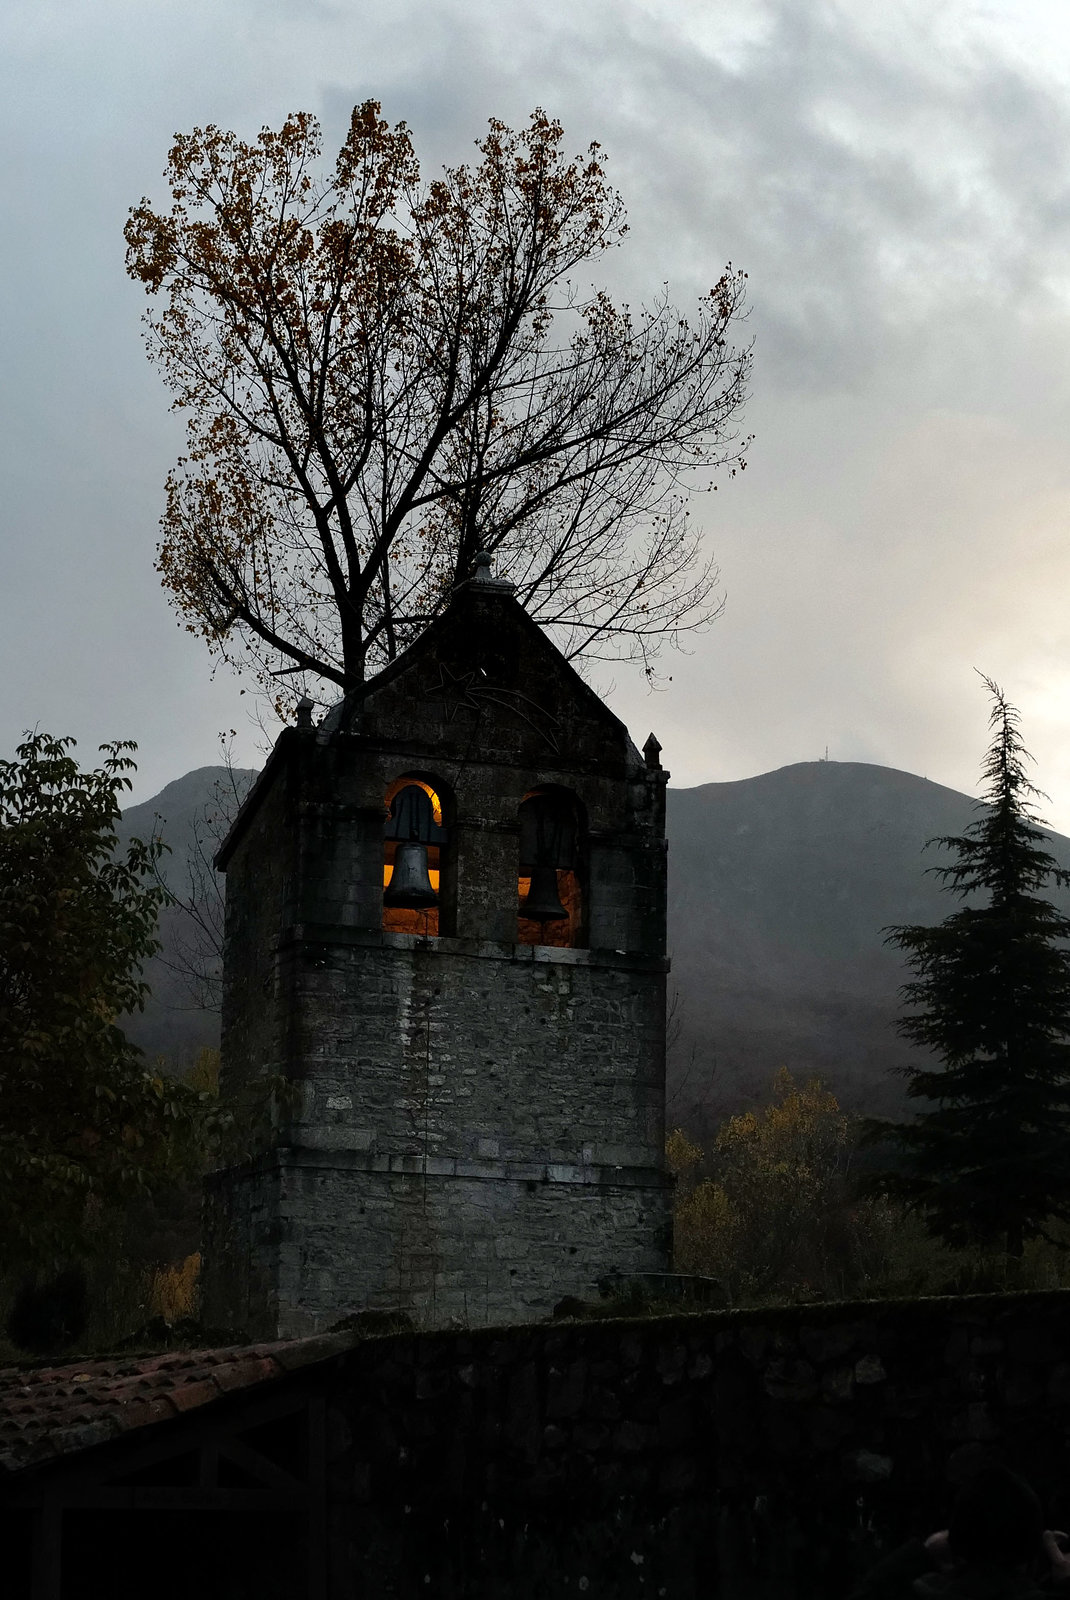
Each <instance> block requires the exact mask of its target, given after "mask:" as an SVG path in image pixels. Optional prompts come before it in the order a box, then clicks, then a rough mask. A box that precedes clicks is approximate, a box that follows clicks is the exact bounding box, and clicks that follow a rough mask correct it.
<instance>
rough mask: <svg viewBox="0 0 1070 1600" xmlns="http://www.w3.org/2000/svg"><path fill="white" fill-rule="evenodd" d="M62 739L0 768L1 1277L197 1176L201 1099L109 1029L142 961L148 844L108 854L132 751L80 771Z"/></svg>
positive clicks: (203, 1114) (133, 996)
mask: <svg viewBox="0 0 1070 1600" xmlns="http://www.w3.org/2000/svg"><path fill="white" fill-rule="evenodd" d="M73 744H74V741H73V740H72V739H57V738H53V737H51V736H50V735H48V734H42V733H36V732H35V733H31V734H27V735H26V736H25V738H24V741H23V743H22V744H21V745H20V746H19V748H18V750H17V752H16V757H15V759H14V760H13V761H2V762H0V987H2V990H3V994H4V1002H5V1003H4V1007H3V1009H2V1011H0V1231H2V1236H3V1239H4V1255H5V1266H6V1267H7V1268H8V1269H9V1270H10V1269H12V1268H14V1267H18V1266H21V1265H33V1266H35V1267H42V1266H45V1265H47V1263H48V1262H50V1261H54V1262H61V1261H63V1260H64V1259H67V1258H69V1257H70V1256H72V1255H77V1254H80V1253H84V1252H86V1251H90V1250H91V1249H92V1246H93V1244H94V1241H95V1240H99V1239H100V1238H101V1237H103V1235H105V1234H106V1233H107V1228H106V1226H105V1222H106V1217H107V1213H108V1211H109V1209H110V1208H114V1207H118V1206H122V1205H124V1204H126V1203H127V1202H129V1201H130V1200H131V1198H132V1197H134V1196H136V1195H138V1194H140V1193H145V1192H147V1191H148V1190H151V1189H152V1188H154V1187H156V1186H158V1185H159V1184H160V1183H163V1182H167V1181H170V1180H172V1179H174V1178H175V1177H177V1176H179V1175H180V1174H181V1173H183V1172H184V1171H188V1170H190V1169H191V1168H193V1167H195V1166H196V1164H197V1162H198V1161H199V1159H200V1157H201V1152H202V1149H203V1141H204V1137H205V1129H206V1123H207V1118H208V1108H209V1105H210V1099H209V1096H208V1095H206V1094H201V1093H199V1092H198V1091H197V1090H195V1089H193V1088H190V1087H188V1086H187V1085H185V1084H182V1083H179V1082H176V1081H175V1080H173V1079H170V1078H168V1077H166V1076H165V1075H164V1074H163V1073H162V1072H160V1071H158V1070H154V1069H152V1068H150V1067H149V1066H148V1065H147V1064H146V1063H145V1061H144V1059H143V1057H142V1056H141V1054H140V1052H139V1051H138V1050H137V1049H136V1048H135V1047H134V1046H133V1045H132V1044H130V1042H129V1041H128V1040H127V1039H126V1037H125V1036H124V1034H123V1032H122V1030H121V1029H120V1028H119V1027H117V1026H116V1019H117V1018H118V1017H121V1016H122V1015H123V1014H124V1013H127V1012H130V1011H133V1010H136V1009H140V1008H141V1006H142V1005H143V1003H144V996H145V985H144V983H143V982H142V980H141V976H140V972H141V967H142V964H143V963H144V962H145V960H146V959H147V958H148V957H149V956H150V955H151V954H152V953H153V952H154V951H155V950H156V948H157V943H156V938H155V928H156V918H157V913H158V910H159V907H160V904H161V902H162V900H163V899H164V897H165V891H164V890H163V889H162V888H161V887H160V885H159V883H158V882H157V881H156V879H155V878H154V876H153V872H152V868H153V864H154V862H155V861H156V859H157V858H158V856H159V854H160V850H161V848H162V846H161V845H160V843H159V842H158V841H156V840H153V841H150V842H148V843H144V842H142V841H140V840H136V839H135V840H132V841H131V843H130V844H129V845H128V847H127V849H126V851H125V853H122V852H120V851H119V850H118V848H117V839H116V833H115V825H116V823H117V821H118V819H119V815H120V805H119V796H120V795H121V793H122V791H123V790H124V789H128V788H129V787H130V781H129V778H128V777H127V776H126V774H127V773H128V772H129V771H130V770H131V769H132V768H133V766H134V762H133V760H132V758H131V756H130V754H129V752H130V751H132V750H133V749H134V746H133V745H131V744H130V743H128V742H116V743H113V744H109V745H104V746H102V747H101V752H102V754H103V756H104V758H105V759H104V761H103V763H102V765H101V766H100V768H99V769H97V770H96V771H89V772H83V771H82V770H81V769H80V768H79V766H78V764H77V762H76V761H75V760H74V758H73V757H72V756H71V755H70V753H69V751H70V748H71V747H72V745H73Z"/></svg>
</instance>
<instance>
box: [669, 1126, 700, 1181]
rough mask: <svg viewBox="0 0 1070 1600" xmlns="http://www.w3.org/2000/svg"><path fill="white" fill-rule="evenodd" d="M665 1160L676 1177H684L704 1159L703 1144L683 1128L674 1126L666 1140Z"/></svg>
mask: <svg viewBox="0 0 1070 1600" xmlns="http://www.w3.org/2000/svg"><path fill="white" fill-rule="evenodd" d="M665 1160H666V1162H667V1163H668V1167H669V1171H670V1172H671V1173H672V1175H673V1177H674V1178H677V1179H679V1178H682V1177H684V1176H685V1175H686V1174H687V1173H688V1172H690V1170H691V1168H692V1167H695V1166H697V1165H698V1163H699V1162H700V1161H701V1160H702V1146H701V1145H698V1144H695V1142H694V1141H693V1140H692V1139H689V1138H688V1137H687V1134H686V1133H685V1132H684V1130H683V1128H674V1129H673V1130H672V1132H671V1133H670V1134H669V1137H668V1138H667V1139H666V1141H665Z"/></svg>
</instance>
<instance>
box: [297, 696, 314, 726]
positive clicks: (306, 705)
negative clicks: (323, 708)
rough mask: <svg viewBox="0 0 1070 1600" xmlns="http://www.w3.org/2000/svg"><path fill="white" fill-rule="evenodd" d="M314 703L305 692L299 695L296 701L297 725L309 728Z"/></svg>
mask: <svg viewBox="0 0 1070 1600" xmlns="http://www.w3.org/2000/svg"><path fill="white" fill-rule="evenodd" d="M315 704H316V702H315V701H314V700H310V699H309V698H308V695H307V694H303V695H302V696H301V698H300V700H299V701H298V702H297V726H298V727H299V728H311V726H312V708H313V707H314V706H315Z"/></svg>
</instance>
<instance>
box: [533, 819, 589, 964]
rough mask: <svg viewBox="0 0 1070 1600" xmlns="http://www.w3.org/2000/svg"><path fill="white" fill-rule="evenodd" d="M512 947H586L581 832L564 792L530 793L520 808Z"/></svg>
mask: <svg viewBox="0 0 1070 1600" xmlns="http://www.w3.org/2000/svg"><path fill="white" fill-rule="evenodd" d="M519 820H520V873H519V878H518V882H517V895H518V906H517V931H516V941H517V944H548V945H556V946H557V947H558V948H559V949H567V948H575V947H576V946H580V945H583V944H584V943H585V942H586V930H585V924H584V915H583V909H584V908H583V888H582V882H581V876H582V865H583V859H584V844H585V829H584V824H583V815H582V810H581V807H580V803H579V801H578V800H577V798H576V796H575V795H574V794H573V793H572V792H571V790H569V789H559V788H556V787H555V788H551V787H546V788H542V789H533V790H532V791H531V793H530V794H526V795H525V796H524V799H523V800H522V801H521V804H520V811H519Z"/></svg>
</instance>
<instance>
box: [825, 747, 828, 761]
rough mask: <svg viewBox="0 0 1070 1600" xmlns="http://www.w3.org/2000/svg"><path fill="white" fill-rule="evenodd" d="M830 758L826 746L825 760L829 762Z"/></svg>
mask: <svg viewBox="0 0 1070 1600" xmlns="http://www.w3.org/2000/svg"><path fill="white" fill-rule="evenodd" d="M828 758H829V747H828V745H826V746H825V760H826V761H827V760H828Z"/></svg>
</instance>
